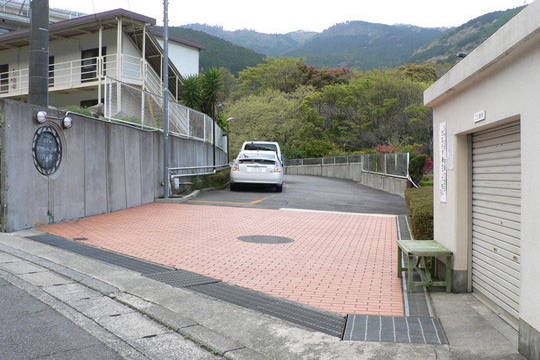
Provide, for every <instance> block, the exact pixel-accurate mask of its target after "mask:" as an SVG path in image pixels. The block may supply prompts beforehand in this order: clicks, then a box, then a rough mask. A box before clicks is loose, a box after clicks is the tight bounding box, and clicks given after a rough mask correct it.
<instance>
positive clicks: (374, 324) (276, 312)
mask: <svg viewBox="0 0 540 360" xmlns="http://www.w3.org/2000/svg"><path fill="white" fill-rule="evenodd" d="M28 238H29V239H31V240H34V241H38V242H41V243H44V244H47V245H51V246H54V247H57V248H60V249H64V250H68V251H71V252H74V253H76V254H79V255H83V256H86V257H90V258H92V259H95V260H99V261H103V262H105V263H109V264H112V265H116V266H120V267H123V268H126V269H129V270H132V271H136V272H139V273H141V274H142V275H144V276H145V277H148V278H150V279H153V280H156V281H160V282H162V283H165V284H168V285H170V286H173V287H177V288H189V289H191V290H193V291H196V292H199V293H202V294H204V295H207V296H210V297H213V298H216V299H220V300H223V301H225V302H229V303H232V304H235V305H239V306H242V307H245V308H249V309H252V310H256V311H259V312H262V313H265V314H268V315H271V316H274V317H277V318H280V319H282V320H286V321H289V322H291V323H294V324H297V325H300V326H303V327H305V328H308V329H311V330H315V331H320V332H322V333H325V334H328V335H331V336H335V337H339V338H341V339H343V340H348V341H382V342H385V341H388V342H395V343H419V344H445V343H447V340H446V336H445V335H444V331H443V329H442V326H441V324H440V322H439V320H438V319H433V318H431V317H430V316H429V314H426V312H427V311H426V309H428V306H427V305H425V306H424V304H422V301H424V302H425V301H426V300H425V296H424V294H423V292H422V294H421V295H422V296H417V297H414V296H413V297H412V298H411V296H410V294H409V304H411V302H412V303H414V301H417V302H419V304H417V305H415V306H414V307H415V308H417V309H418V310H415V311H412V313H409V315H415V316H406V317H387V316H372V315H357V314H351V315H347V316H346V317H344V316H341V315H339V314H335V313H331V312H327V311H322V310H318V309H313V308H311V307H309V306H306V305H302V304H298V303H295V302H291V301H288V300H283V299H279V298H276V297H273V296H270V295H266V294H263V293H260V292H257V291H254V290H250V289H246V288H242V287H239V286H235V285H231V284H228V283H224V282H222V281H220V280H218V279H214V278H211V277H208V276H204V275H201V274H197V273H194V272H191V271H187V270H182V269H175V268H170V267H166V266H163V265H159V264H155V263H151V262H148V261H145V260H141V259H137V258H133V257H130V256H127V255H123V254H119V253H115V252H112V251H109V250H104V249H100V248H96V247H93V246H90V245H86V244H81V243H78V242H75V241H72V240H69V239H65V238H62V237H59V236H55V235H51V234H43V235H35V236H29V237H28ZM416 291H419V289H415V293H413V294H416ZM418 295H420V293H418ZM405 296H407V295H406V294H405ZM414 298H416V300H413V299H414ZM409 306H410V305H409ZM390 324H391V325H392V326H390ZM435 339H437V341H436V340H435Z"/></svg>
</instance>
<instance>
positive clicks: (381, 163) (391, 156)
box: [286, 153, 409, 179]
mask: <svg viewBox="0 0 540 360" xmlns="http://www.w3.org/2000/svg"><path fill="white" fill-rule="evenodd" d="M341 164H361V166H362V171H363V172H371V173H377V174H382V175H388V176H394V177H401V178H407V179H408V178H409V153H377V154H357V155H345V156H332V157H323V158H305V159H287V160H286V166H309V165H341Z"/></svg>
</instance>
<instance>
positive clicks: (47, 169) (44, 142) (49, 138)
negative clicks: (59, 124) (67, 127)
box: [32, 126, 62, 176]
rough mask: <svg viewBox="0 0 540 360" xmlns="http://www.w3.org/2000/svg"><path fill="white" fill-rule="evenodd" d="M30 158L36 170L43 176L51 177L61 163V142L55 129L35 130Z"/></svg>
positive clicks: (46, 127) (42, 128) (45, 127)
mask: <svg viewBox="0 0 540 360" xmlns="http://www.w3.org/2000/svg"><path fill="white" fill-rule="evenodd" d="M32 156H33V158H34V165H35V166H36V169H37V170H38V171H39V172H40V173H41V174H43V175H45V176H49V175H52V174H54V173H55V172H56V170H58V168H59V167H60V163H61V162H62V142H61V141H60V136H59V135H58V132H57V131H56V129H55V128H54V127H52V126H42V127H40V128H38V129H37V130H36V133H35V134H34V140H33V141H32Z"/></svg>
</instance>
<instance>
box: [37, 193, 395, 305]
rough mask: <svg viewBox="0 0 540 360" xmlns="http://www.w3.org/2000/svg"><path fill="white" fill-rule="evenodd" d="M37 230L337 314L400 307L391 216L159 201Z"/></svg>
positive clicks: (393, 222) (392, 218)
mask: <svg viewBox="0 0 540 360" xmlns="http://www.w3.org/2000/svg"><path fill="white" fill-rule="evenodd" d="M41 230H43V231H47V232H50V233H53V234H56V235H59V236H62V237H66V238H71V239H73V238H80V237H85V238H88V241H85V243H89V244H91V245H95V246H99V247H102V248H106V249H109V250H113V251H117V252H120V253H124V254H127V255H131V256H134V257H138V258H142V259H146V260H150V261H153V262H157V263H161V264H165V265H169V266H173V267H177V268H181V269H186V270H190V271H193V272H197V273H200V274H204V275H208V276H211V277H214V278H218V279H221V280H223V281H226V282H229V283H231V284H235V285H239V286H243V287H246V288H250V289H253V290H257V291H261V292H264V293H267V294H270V295H274V296H277V297H281V298H285V299H289V300H292V301H296V302H300V303H303V304H307V305H311V306H314V307H317V308H321V309H325V310H329V311H334V312H337V313H341V314H373V315H394V316H403V303H402V293H401V284H400V281H399V279H398V278H397V276H396V266H395V264H396V258H397V254H396V251H397V250H396V245H395V240H396V237H397V229H396V221H395V218H394V217H385V216H367V215H366V216H364V215H353V214H332V213H317V212H304V211H284V210H268V209H253V208H249V209H248V208H239V207H225V206H206V205H179V204H164V203H159V204H158V203H155V204H150V205H145V206H141V207H137V208H132V209H127V210H122V211H117V212H114V213H111V214H105V215H97V216H92V217H88V218H85V219H80V220H76V221H69V222H65V223H61V224H55V225H48V226H43V227H41ZM243 235H273V236H284V237H289V238H291V239H293V240H294V242H292V243H286V244H255V243H247V242H243V241H240V240H238V239H237V237H239V236H243Z"/></svg>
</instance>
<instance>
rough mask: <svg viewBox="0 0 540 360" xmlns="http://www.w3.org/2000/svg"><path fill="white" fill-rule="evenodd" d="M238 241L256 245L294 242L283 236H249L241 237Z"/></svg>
mask: <svg viewBox="0 0 540 360" xmlns="http://www.w3.org/2000/svg"><path fill="white" fill-rule="evenodd" d="M238 240H242V241H245V242H250V243H256V244H287V243H292V242H293V241H294V240H293V239H290V238H287V237H283V236H265V235H249V236H239V237H238Z"/></svg>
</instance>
